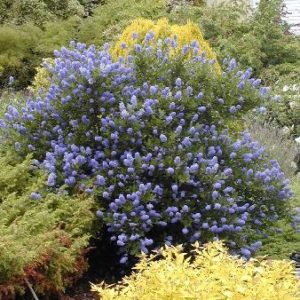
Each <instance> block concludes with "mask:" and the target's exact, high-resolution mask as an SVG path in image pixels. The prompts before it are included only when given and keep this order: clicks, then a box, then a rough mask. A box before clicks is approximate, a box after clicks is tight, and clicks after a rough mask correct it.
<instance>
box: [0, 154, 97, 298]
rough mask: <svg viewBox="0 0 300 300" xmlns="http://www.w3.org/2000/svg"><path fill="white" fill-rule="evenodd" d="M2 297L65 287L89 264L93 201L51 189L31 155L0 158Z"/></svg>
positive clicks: (0, 278)
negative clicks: (87, 249) (22, 158)
mask: <svg viewBox="0 0 300 300" xmlns="http://www.w3.org/2000/svg"><path fill="white" fill-rule="evenodd" d="M0 164H1V170H0V215H1V220H0V231H1V242H0V299H6V300H7V299H15V296H16V295H17V294H22V293H24V291H25V290H26V289H27V288H28V287H27V283H26V280H27V281H28V282H29V283H30V284H31V285H32V286H33V288H34V289H35V290H36V291H37V292H38V293H39V294H51V293H52V292H56V293H57V292H63V291H64V289H65V288H66V287H68V286H70V285H72V284H74V282H75V281H76V280H77V279H78V278H79V277H80V276H82V274H83V272H84V271H86V269H87V262H86V259H85V251H86V248H87V246H88V241H89V238H90V235H91V231H92V224H93V220H94V219H95V218H94V214H93V213H92V208H93V201H92V199H91V198H89V197H84V196H79V195H78V196H75V195H73V196H72V197H70V196H68V195H67V194H65V193H64V192H63V191H61V192H59V191H58V192H56V193H53V192H49V191H48V190H47V186H46V185H45V175H43V174H42V173H41V172H40V171H38V173H37V174H34V173H35V172H37V171H36V170H34V169H36V167H34V165H33V163H32V159H31V157H30V156H29V157H27V158H26V159H25V160H21V159H20V158H18V156H17V155H13V154H11V153H3V152H2V153H1V157H0Z"/></svg>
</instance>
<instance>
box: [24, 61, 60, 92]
mask: <svg viewBox="0 0 300 300" xmlns="http://www.w3.org/2000/svg"><path fill="white" fill-rule="evenodd" d="M43 62H44V63H48V64H50V65H52V64H54V58H45V59H44V60H43ZM49 76H50V74H49V71H48V70H47V68H45V67H44V66H43V65H41V66H40V67H38V68H36V75H35V76H34V79H33V82H32V86H30V87H29V89H30V90H32V91H33V92H35V93H36V92H38V91H39V90H40V89H41V88H43V89H44V90H45V91H46V90H48V88H49V87H50V81H49Z"/></svg>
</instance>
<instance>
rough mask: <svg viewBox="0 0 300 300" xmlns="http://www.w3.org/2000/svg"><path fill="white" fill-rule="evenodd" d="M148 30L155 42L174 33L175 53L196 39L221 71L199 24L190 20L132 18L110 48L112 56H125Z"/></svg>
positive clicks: (142, 38) (142, 39) (217, 69)
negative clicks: (180, 21) (171, 22)
mask: <svg viewBox="0 0 300 300" xmlns="http://www.w3.org/2000/svg"><path fill="white" fill-rule="evenodd" d="M149 31H151V32H153V33H154V39H153V40H152V43H155V42H157V40H158V39H162V40H163V39H165V38H167V37H174V36H175V35H176V36H177V45H178V47H177V48H176V50H175V53H174V54H175V55H176V54H178V53H179V52H181V49H182V47H183V46H184V45H190V44H191V42H192V41H197V42H198V43H199V47H200V51H202V52H203V51H204V52H205V53H206V57H207V58H208V59H213V60H215V61H216V63H215V65H214V66H215V70H216V72H217V73H218V74H220V73H221V67H220V65H219V64H218V63H217V56H216V54H215V53H214V51H213V50H212V48H211V47H210V45H209V43H208V42H207V41H206V40H205V39H204V38H203V35H202V32H201V30H200V28H199V26H198V25H197V24H195V23H192V22H188V23H187V24H186V25H171V24H169V22H168V20H167V19H166V18H163V19H160V20H158V21H157V22H155V21H152V20H148V19H143V18H138V19H136V20H134V21H133V22H132V23H131V24H130V25H129V26H127V27H126V28H125V29H124V31H123V33H122V34H121V36H120V38H119V40H118V41H117V42H116V44H115V46H114V48H113V49H112V56H113V58H118V57H119V56H123V57H126V56H127V55H128V52H129V51H131V50H132V49H133V47H134V45H135V44H137V43H139V44H143V41H144V38H145V35H146V34H147V33H148V32H149ZM132 33H137V35H138V37H137V39H133V38H132ZM122 43H125V44H126V46H127V47H126V48H125V49H124V48H122V46H121V45H122ZM187 57H188V56H187Z"/></svg>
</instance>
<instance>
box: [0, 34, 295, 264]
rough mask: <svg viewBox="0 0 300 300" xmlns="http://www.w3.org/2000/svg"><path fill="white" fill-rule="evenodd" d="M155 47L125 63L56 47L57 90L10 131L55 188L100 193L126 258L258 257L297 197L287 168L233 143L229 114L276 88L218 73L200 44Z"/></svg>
mask: <svg viewBox="0 0 300 300" xmlns="http://www.w3.org/2000/svg"><path fill="white" fill-rule="evenodd" d="M145 38H146V40H151V39H152V38H153V36H152V34H151V33H148V34H147V35H146V37H145ZM157 47H158V50H161V51H158V52H157V51H156V50H155V51H152V50H151V49H152V48H151V47H148V45H147V43H145V45H144V46H141V45H138V44H137V45H136V46H135V48H134V50H133V52H132V53H131V54H130V55H128V58H127V60H122V59H120V60H119V61H118V62H114V61H111V57H110V55H109V50H108V47H107V45H106V46H105V47H104V48H103V49H102V50H101V51H97V50H96V49H95V47H94V46H90V47H89V48H86V47H85V45H84V44H81V43H78V44H75V43H72V45H71V49H70V50H68V49H66V48H62V49H61V51H56V52H55V55H56V57H57V58H56V60H55V65H54V66H49V71H50V73H51V74H52V78H51V82H52V85H51V87H50V88H49V90H48V91H47V93H46V94H45V95H44V96H41V97H37V98H36V99H29V101H28V102H27V105H26V106H25V107H24V108H23V109H22V111H20V112H18V110H17V109H16V108H14V107H13V106H10V107H9V108H8V111H7V113H6V114H5V118H6V121H2V122H1V125H2V127H3V129H4V134H6V135H8V137H9V139H8V140H11V136H14V137H15V138H14V139H13V143H15V147H16V149H17V150H18V151H19V153H20V154H23V155H25V154H26V153H28V152H31V153H33V155H34V158H35V159H38V160H39V162H40V163H41V166H44V167H45V168H46V169H47V170H48V172H49V177H48V186H49V187H57V186H61V185H64V184H65V185H67V186H68V187H69V190H70V192H75V191H76V190H77V189H80V190H84V191H85V192H87V193H94V195H95V197H96V198H97V199H98V201H99V202H98V203H99V211H98V212H97V214H98V217H99V218H100V219H102V220H103V221H104V223H105V224H106V226H107V230H108V231H109V233H110V235H111V240H112V241H115V242H116V244H117V245H118V246H119V247H120V252H121V253H123V257H122V259H121V261H122V262H125V261H126V260H127V256H128V254H133V255H136V254H138V253H139V252H140V249H142V250H143V251H144V252H147V251H148V249H151V248H153V247H159V246H161V245H162V244H164V243H165V242H167V243H186V242H191V241H195V240H201V241H209V240H212V239H214V238H222V239H225V240H227V241H228V243H229V245H230V246H231V247H232V248H233V249H235V250H236V251H241V252H242V254H243V255H244V256H247V257H248V256H250V255H251V252H253V251H255V250H256V249H257V248H258V247H259V246H260V243H259V242H255V243H254V241H252V234H251V233H252V231H258V232H261V231H263V230H264V228H266V227H269V226H270V224H272V223H273V222H274V220H275V219H277V218H278V215H280V216H282V215H284V214H285V209H286V201H285V200H286V199H287V198H289V197H290V195H291V192H290V190H289V188H288V187H287V182H286V181H285V180H284V174H283V173H282V171H281V170H280V167H279V165H278V164H277V162H276V161H271V163H268V162H266V161H265V159H264V157H263V151H262V149H261V148H260V147H259V145H258V144H257V143H255V142H253V141H252V140H251V139H250V138H249V136H248V135H247V134H244V135H242V137H241V138H240V139H238V140H236V141H234V140H231V138H230V137H229V136H228V135H227V133H226V130H225V125H224V119H229V120H230V119H231V120H236V119H238V118H239V116H241V115H242V114H244V113H246V112H247V111H249V110H251V109H253V107H255V106H256V105H257V104H258V103H259V102H260V101H261V97H262V96H260V94H262V95H264V97H266V95H265V93H266V88H264V87H261V88H259V83H260V81H259V80H257V79H254V78H251V70H247V71H246V72H241V71H237V68H236V63H235V61H234V60H231V61H230V62H226V65H224V67H223V69H224V70H226V71H225V72H224V73H223V74H222V76H220V75H217V74H215V72H214V71H213V65H212V64H211V61H209V60H206V59H205V57H204V56H203V55H202V54H200V53H201V52H199V48H198V43H197V42H192V43H191V45H190V46H189V48H188V49H187V50H186V49H185V50H184V51H183V53H182V56H181V57H174V56H172V55H169V54H170V51H171V50H172V49H174V48H176V42H175V40H172V39H171V38H166V40H165V41H164V42H163V43H162V45H159V44H158V45H157ZM189 51H191V52H192V53H193V56H192V58H191V59H190V60H187V59H184V56H185V55H188V53H189ZM198 53H199V54H198Z"/></svg>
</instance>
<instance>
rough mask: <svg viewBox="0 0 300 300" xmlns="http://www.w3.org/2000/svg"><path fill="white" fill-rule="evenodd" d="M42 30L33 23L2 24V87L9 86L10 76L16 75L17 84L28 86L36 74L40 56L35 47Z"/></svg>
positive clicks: (0, 58)
mask: <svg viewBox="0 0 300 300" xmlns="http://www.w3.org/2000/svg"><path fill="white" fill-rule="evenodd" d="M41 34H42V32H41V30H40V29H39V28H37V27H35V26H32V25H24V26H22V27H17V26H13V25H5V26H0V65H1V66H2V71H1V73H0V87H1V88H3V87H5V86H8V82H9V77H10V76H13V77H16V79H17V82H16V83H15V84H16V86H27V85H28V84H29V82H30V80H31V78H32V76H33V74H34V67H35V66H36V64H37V62H38V57H37V56H36V55H35V54H34V50H33V49H34V47H35V45H36V44H37V43H38V40H39V38H40V36H41Z"/></svg>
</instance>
